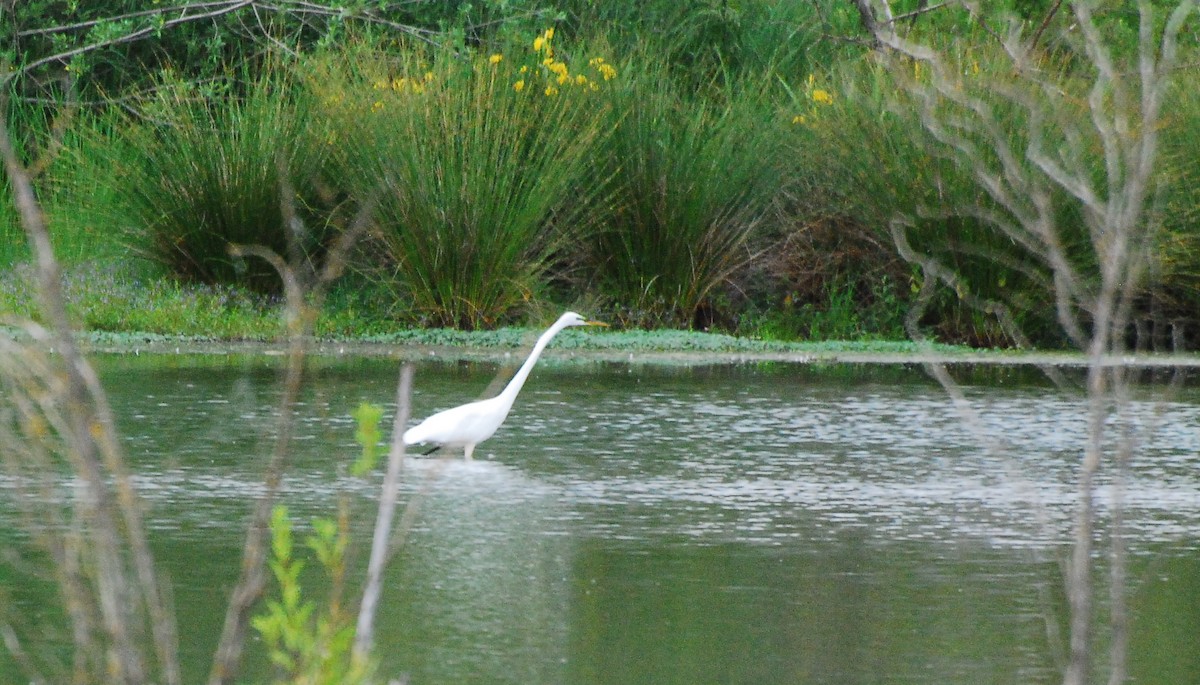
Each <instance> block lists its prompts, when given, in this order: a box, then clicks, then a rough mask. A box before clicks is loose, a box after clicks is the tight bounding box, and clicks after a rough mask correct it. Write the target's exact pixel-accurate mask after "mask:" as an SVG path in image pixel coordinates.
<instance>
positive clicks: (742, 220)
mask: <svg viewBox="0 0 1200 685" xmlns="http://www.w3.org/2000/svg"><path fill="white" fill-rule="evenodd" d="M634 68H638V69H639V70H638V73H636V74H634V75H632V76H631V77H629V79H628V80H626V81H624V82H623V83H622V85H621V88H619V89H617V90H616V91H614V93H613V102H614V106H613V109H612V111H613V114H614V116H615V117H616V118H617V122H616V124H615V128H614V134H613V139H612V143H611V144H610V145H609V146H608V156H607V160H606V162H607V165H608V171H607V172H606V173H605V175H607V176H611V179H612V180H611V183H612V187H613V191H612V194H613V197H614V198H616V199H615V204H614V206H613V210H612V211H609V212H607V213H606V214H605V215H604V216H603V217H602V220H603V226H602V229H601V231H600V232H599V233H598V235H597V237H596V240H595V241H594V247H593V250H592V257H591V259H592V262H593V263H592V269H593V271H594V272H595V273H596V279H597V282H598V284H599V286H600V288H601V290H602V291H603V293H604V295H605V296H606V297H607V298H609V299H610V300H611V301H612V302H614V303H618V304H620V305H623V306H624V307H625V310H624V311H623V312H618V313H617V316H618V318H619V319H623V320H624V321H623V323H626V324H633V325H656V324H669V325H678V324H685V325H687V324H690V323H692V321H693V318H694V317H695V316H696V314H697V312H698V311H699V310H700V309H701V308H702V307H703V306H705V305H706V303H707V299H708V297H709V295H710V293H711V292H712V290H713V288H714V287H715V286H717V285H718V284H720V283H721V282H722V281H724V280H725V279H726V278H727V277H728V276H729V275H730V274H731V273H732V272H733V271H734V270H735V269H736V268H737V267H738V266H740V265H741V264H743V263H745V262H746V261H747V260H748V259H749V258H750V257H751V256H752V255H751V253H750V251H749V250H748V248H747V239H748V238H749V236H750V235H751V233H752V232H753V231H754V230H755V229H756V228H758V227H759V226H760V224H762V222H764V221H765V220H768V219H769V217H770V214H771V209H772V203H773V202H774V200H775V199H776V198H777V197H778V196H779V193H780V192H781V190H782V188H783V184H784V183H785V179H786V178H787V176H788V173H787V167H788V165H790V164H791V163H793V162H794V160H793V159H791V158H790V157H789V156H787V155H782V154H780V150H781V148H782V142H783V140H784V138H783V136H784V134H785V133H786V129H785V128H784V127H783V126H781V125H779V118H778V116H776V110H775V108H774V107H773V106H772V105H771V104H770V103H769V101H768V99H767V97H766V95H765V89H759V90H748V91H746V92H742V93H737V94H734V95H731V96H730V97H728V98H727V100H728V103H727V104H720V103H714V102H711V101H707V100H699V99H689V98H686V97H684V96H683V95H682V94H681V93H679V92H677V91H676V90H674V89H673V88H672V87H671V86H670V83H669V80H668V78H667V77H666V74H665V72H664V70H663V68H662V67H660V66H656V65H655V64H653V63H651V62H650V61H649V59H648V58H647V57H646V56H645V55H643V56H642V57H641V61H640V66H639V67H631V70H633V69H634Z"/></svg>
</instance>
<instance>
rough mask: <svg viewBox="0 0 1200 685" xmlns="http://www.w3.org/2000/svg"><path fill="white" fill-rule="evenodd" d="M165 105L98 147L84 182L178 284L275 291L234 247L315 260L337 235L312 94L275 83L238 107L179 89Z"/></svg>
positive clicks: (275, 78)
mask: <svg viewBox="0 0 1200 685" xmlns="http://www.w3.org/2000/svg"><path fill="white" fill-rule="evenodd" d="M164 98H165V99H164V101H163V102H161V103H160V107H158V108H157V110H156V111H155V112H154V113H155V115H156V118H155V119H146V120H139V121H125V122H122V125H121V126H120V127H119V128H118V129H117V133H116V135H115V136H114V137H113V138H112V139H106V140H105V139H102V140H98V141H96V145H95V146H94V147H93V150H92V152H93V156H92V158H91V159H90V160H88V161H89V162H90V167H89V168H88V169H87V170H86V173H85V174H84V178H86V177H87V176H88V175H92V177H93V179H95V182H98V183H99V184H100V185H102V186H107V188H108V189H109V190H111V191H112V192H113V194H114V195H115V196H116V197H117V199H116V200H115V202H114V207H113V210H115V213H114V215H113V216H110V217H109V220H111V221H113V222H115V223H117V225H118V226H120V227H121V230H122V231H123V232H124V235H125V239H126V240H127V241H128V243H129V244H130V246H131V247H132V248H133V249H134V251H136V252H138V253H140V254H142V255H143V256H145V257H148V258H149V259H151V260H153V261H155V262H158V263H160V264H162V265H163V266H165V267H166V268H167V269H168V271H169V272H170V273H171V274H173V275H174V276H176V277H178V278H180V279H183V280H188V281H195V282H200V283H206V284H228V283H235V282H236V283H243V284H246V285H248V286H250V287H252V288H254V289H257V290H261V291H268V292H273V291H277V290H278V289H279V278H278V275H277V274H276V273H275V272H274V270H273V269H272V268H271V267H270V266H269V265H266V264H265V263H263V262H261V261H260V260H246V261H241V260H234V259H233V258H232V257H230V256H229V252H228V248H229V245H230V244H231V243H241V244H257V245H263V246H265V247H267V248H270V249H271V250H274V251H275V252H276V253H278V254H280V255H284V256H291V257H293V258H308V259H317V258H319V256H320V254H321V252H322V249H323V246H324V244H325V242H326V241H327V240H328V238H329V236H330V233H331V230H332V229H331V226H330V212H329V208H328V207H326V206H325V200H326V199H327V194H326V193H325V192H324V186H323V185H322V173H323V171H324V164H325V160H326V148H327V146H326V145H325V138H324V136H323V135H322V134H321V131H320V130H319V129H318V126H317V125H316V123H315V121H314V119H313V118H312V116H311V108H310V107H309V105H308V103H307V102H306V99H305V91H304V90H303V89H300V88H297V87H295V85H294V83H293V82H292V80H291V79H290V78H288V77H286V76H281V75H279V74H278V73H276V74H273V75H272V76H269V77H266V78H263V79H261V80H258V81H255V82H253V83H252V84H250V86H249V87H248V90H247V93H246V95H245V96H244V97H240V98H231V99H228V100H203V101H195V100H190V99H188V97H187V91H186V90H179V89H174V90H171V91H169V94H168V95H166V96H164ZM285 202H286V203H288V204H289V205H291V207H292V208H294V214H292V216H291V217H289V216H288V215H289V213H291V212H292V211H293V210H290V209H289V210H284V203H285ZM289 219H291V220H289Z"/></svg>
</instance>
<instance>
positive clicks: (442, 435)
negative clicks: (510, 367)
mask: <svg viewBox="0 0 1200 685" xmlns="http://www.w3.org/2000/svg"><path fill="white" fill-rule="evenodd" d="M604 325H606V324H603V323H600V322H598V321H588V320H587V319H585V318H583V317H582V316H580V315H578V314H576V313H575V312H567V313H566V314H563V315H562V316H560V317H559V318H558V321H555V322H554V325H553V326H551V327H550V328H548V329H546V332H545V333H542V335H541V337H539V338H538V340H537V344H535V345H534V346H533V351H532V352H530V353H529V358H528V359H526V360H525V363H524V364H522V365H521V368H520V369H518V370H517V373H516V375H515V376H513V377H512V380H510V381H509V382H508V385H506V386H505V387H504V390H503V391H501V393H500V394H499V395H496V396H495V397H492V398H489V399H486V400H479V401H477V402H471V403H470V404H464V405H462V406H461V407H454V408H453V409H446V410H443V411H440V412H438V413H436V414H434V415H433V416H430V417H429V418H427V419H425V420H424V421H422V422H421V423H419V424H417V425H416V426H413V427H412V428H409V429H408V430H407V431H405V432H404V444H406V445H414V444H417V443H433V444H435V445H437V446H439V447H461V448H462V449H463V455H464V456H465V457H466V458H467V459H470V458H471V455H472V454H473V453H474V452H475V446H476V445H478V444H479V443H481V442H483V441H484V440H487V439H488V438H490V437H492V436H493V435H495V433H496V430H497V429H498V428H500V424H502V423H504V419H505V418H507V417H508V412H509V410H510V409H512V406H513V402H515V401H516V399H517V393H519V392H521V386H523V385H525V379H526V378H528V377H529V372H530V371H532V370H533V366H534V364H536V363H537V360H538V357H540V356H541V354H542V350H544V349H546V346H547V345H549V344H550V340H551V339H553V338H554V336H556V335H558V333H559V332H560V331H562V330H563V329H564V328H569V327H571V326H604Z"/></svg>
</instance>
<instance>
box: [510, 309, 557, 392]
mask: <svg viewBox="0 0 1200 685" xmlns="http://www.w3.org/2000/svg"><path fill="white" fill-rule="evenodd" d="M563 328H566V326H559V325H557V324H556V325H554V326H551V327H550V328H549V329H548V330H547V331H546V332H545V333H542V335H541V337H540V338H538V340H537V344H536V345H534V346H533V352H530V353H529V358H528V359H526V360H525V363H524V364H522V365H521V368H519V369H517V374H516V375H515V376H513V377H512V380H511V381H509V382H508V385H506V386H504V391H503V392H501V393H500V395H499V396H500V397H503V398H504V399H505V400H506V401H507V403H508V406H510V407H511V406H512V404H513V402H515V401H516V400H517V393H519V392H521V386H523V385H525V379H526V378H529V372H530V371H533V365H534V364H536V363H537V360H538V357H540V356H542V350H544V349H546V345H549V344H550V340H551V339H552V338H553V337H554V336H556V335H558V332H559V331H561V330H562V329H563Z"/></svg>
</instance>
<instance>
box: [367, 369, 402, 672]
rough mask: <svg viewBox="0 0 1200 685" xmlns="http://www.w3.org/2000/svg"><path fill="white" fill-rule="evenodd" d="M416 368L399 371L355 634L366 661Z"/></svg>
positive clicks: (372, 639)
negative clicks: (388, 444)
mask: <svg viewBox="0 0 1200 685" xmlns="http://www.w3.org/2000/svg"><path fill="white" fill-rule="evenodd" d="M412 379H413V367H412V365H411V364H405V365H404V367H403V368H402V369H401V370H400V384H399V387H397V388H396V416H395V417H394V419H393V421H392V447H391V449H390V450H389V451H388V466H387V473H386V474H385V475H384V479H383V491H382V492H381V493H380V495H379V513H378V515H377V516H376V518H375V534H374V538H373V539H372V542H371V558H370V560H369V561H368V564H367V579H366V586H365V587H364V589H363V596H362V603H361V604H360V605H359V610H358V624H357V627H356V629H355V633H354V659H355V660H357V661H359V662H360V663H363V662H365V661H366V660H367V658H368V656H369V655H370V652H371V646H372V644H373V643H374V640H375V611H376V608H377V607H378V605H379V596H380V594H381V592H382V588H383V571H384V569H385V568H386V565H387V561H388V558H389V556H390V555H389V554H388V552H389V543H390V542H391V536H392V522H393V519H394V518H395V513H396V495H397V492H396V489H397V487H398V486H399V481H400V468H401V467H402V466H403V465H404V440H403V439H401V436H402V435H403V433H404V427H405V426H407V425H408V417H409V409H410V406H411V403H410V401H409V397H410V396H411V395H412Z"/></svg>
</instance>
